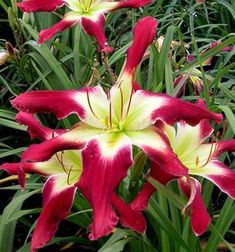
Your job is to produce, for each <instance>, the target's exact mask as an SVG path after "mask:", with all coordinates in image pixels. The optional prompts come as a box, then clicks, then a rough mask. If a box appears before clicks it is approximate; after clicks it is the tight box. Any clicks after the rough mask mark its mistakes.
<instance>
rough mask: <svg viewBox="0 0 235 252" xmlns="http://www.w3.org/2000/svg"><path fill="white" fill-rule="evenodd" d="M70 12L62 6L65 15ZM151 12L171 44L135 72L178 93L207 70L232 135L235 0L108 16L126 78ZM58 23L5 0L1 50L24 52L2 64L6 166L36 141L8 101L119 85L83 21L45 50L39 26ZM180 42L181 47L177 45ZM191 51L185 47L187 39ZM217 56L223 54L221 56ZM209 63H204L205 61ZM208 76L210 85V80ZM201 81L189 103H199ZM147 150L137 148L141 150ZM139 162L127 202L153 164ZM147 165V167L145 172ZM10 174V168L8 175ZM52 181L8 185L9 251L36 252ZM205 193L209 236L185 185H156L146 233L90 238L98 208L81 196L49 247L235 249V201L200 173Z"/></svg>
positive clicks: (209, 89)
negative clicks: (191, 214)
mask: <svg viewBox="0 0 235 252" xmlns="http://www.w3.org/2000/svg"><path fill="white" fill-rule="evenodd" d="M63 11H64V9H61V10H59V12H60V14H63V13H62V12H63ZM147 15H151V16H153V17H155V18H157V19H158V20H159V22H160V26H159V29H158V32H157V36H158V37H160V36H165V39H164V43H163V47H162V48H161V51H160V52H159V51H158V50H157V49H156V47H155V46H154V45H152V46H151V48H150V50H149V57H148V58H147V59H146V60H145V61H144V62H143V63H142V65H141V67H140V68H139V70H138V74H137V76H136V79H137V81H138V82H139V83H140V84H141V86H142V87H143V88H145V89H147V90H152V91H155V92H166V93H168V94H169V95H172V96H174V95H176V92H177V88H174V86H173V80H174V78H175V77H177V76H178V75H179V74H180V73H185V72H187V71H190V69H192V68H193V67H194V66H196V65H199V67H198V69H199V70H200V71H201V72H202V74H201V78H202V80H203V82H204V91H203V92H202V93H200V96H201V97H202V98H204V100H205V101H206V103H207V106H208V107H209V109H211V110H213V111H216V112H223V113H224V116H225V119H226V120H225V123H224V124H223V125H217V126H216V127H215V134H216V133H217V132H219V133H220V134H223V136H224V138H225V139H228V138H231V137H232V136H233V134H234V133H235V119H234V116H233V111H234V110H235V105H234V100H235V93H234V83H235V70H234V69H235V63H234V54H235V50H233V51H231V52H223V53H221V52H220V51H221V49H222V48H223V47H225V46H228V45H234V44H235V35H234V34H235V2H234V0H231V1H229V0H217V1H214V0H208V1H207V0H206V3H205V4H201V5H196V4H195V1H194V0H190V1H180V0H178V1H177V0H173V1H163V0H155V1H154V0H153V3H152V4H151V5H150V6H146V7H144V8H141V9H139V10H120V11H117V12H115V13H112V14H109V15H108V16H107V22H106V34H107V38H108V41H109V42H110V44H111V46H113V47H115V51H114V53H112V54H111V55H109V56H108V64H109V67H110V68H111V69H112V71H113V73H114V74H115V75H118V74H119V72H120V70H121V67H122V64H123V61H124V57H125V51H126V48H127V47H128V44H129V43H130V42H131V40H132V35H131V29H132V27H133V25H134V24H135V22H136V21H137V20H138V19H139V18H141V17H143V16H147ZM56 21H58V16H57V15H55V14H51V13H37V14H22V13H21V12H20V10H18V9H17V8H16V6H15V2H14V0H12V1H11V2H10V1H9V0H0V47H1V49H2V50H4V48H5V42H6V41H8V42H11V43H12V45H13V46H14V47H16V49H17V50H18V52H17V53H16V55H15V57H14V58H12V59H11V61H9V62H7V63H6V64H4V65H2V66H0V90H1V94H0V98H1V106H0V107H1V108H0V133H1V135H0V158H1V163H2V162H5V161H8V162H13V161H17V160H19V157H20V154H21V152H22V151H23V150H24V149H25V148H24V147H25V146H27V145H28V144H29V143H30V139H29V137H28V134H27V133H26V129H25V127H23V126H20V125H19V124H17V123H16V122H15V120H14V117H15V113H16V111H15V110H14V109H12V107H11V105H10V103H9V100H10V99H11V98H13V97H15V96H16V95H18V94H20V93H22V92H24V91H29V90H39V89H48V90H51V89H71V88H79V87H82V86H84V85H86V83H88V82H89V81H90V76H91V75H92V73H93V72H94V78H93V79H92V82H91V84H92V85H96V84H101V85H102V86H103V87H104V88H106V87H110V85H111V83H112V81H111V77H110V75H109V74H108V73H107V71H106V69H105V67H104V65H103V63H102V59H101V57H100V54H99V53H98V52H97V50H96V47H95V43H94V41H93V40H92V39H91V38H90V37H88V36H86V35H85V34H84V32H83V31H82V29H81V27H80V26H79V25H77V26H76V27H74V28H72V29H69V30H67V31H65V32H64V33H62V34H59V35H57V36H56V38H55V39H53V40H50V41H48V42H47V43H46V44H43V45H41V46H38V45H37V43H36V41H35V40H36V39H37V36H38V31H40V30H41V29H44V28H47V27H49V26H51V25H52V24H54V23H55V22H56ZM172 40H177V41H180V42H181V44H180V45H179V46H178V47H177V48H175V49H174V50H172V49H171V48H170V44H171V41H172ZM216 40H221V41H222V44H221V45H220V46H219V47H216V48H214V49H211V50H209V51H207V52H206V53H205V54H203V56H201V55H200V52H201V51H202V50H203V49H205V48H206V47H208V45H209V44H210V43H211V42H212V41H216ZM183 42H185V43H187V44H188V45H189V46H190V48H189V49H187V48H185V45H184V43H183ZM187 50H188V52H189V53H191V54H194V55H196V57H197V60H196V61H195V62H193V63H187V62H186V60H185V56H186V55H187ZM214 55H216V56H214ZM211 56H214V57H213V62H212V65H211V66H209V67H203V66H202V64H201V63H202V62H203V61H204V60H206V59H208V58H209V57H211ZM200 64H201V66H200ZM207 76H210V78H211V81H210V82H209V83H207V84H206V79H207ZM197 98H198V95H197V96H195V94H194V90H193V88H192V85H188V87H187V92H186V93H185V94H184V96H183V97H182V99H185V100H188V101H195V100H197ZM40 119H41V121H42V122H43V123H44V124H45V125H47V126H50V127H53V128H55V127H56V128H57V127H70V126H71V125H73V124H74V123H76V122H77V120H78V119H77V118H76V117H74V116H71V117H69V118H68V119H65V120H62V121H60V122H58V121H56V120H55V118H54V117H52V116H40ZM137 153H138V150H136V154H137ZM142 161H143V162H142V164H141V168H142V171H141V172H138V171H139V168H140V167H139V165H140V164H139V163H136V164H135V165H134V167H133V169H132V171H131V172H130V174H129V176H128V177H127V178H126V179H125V180H124V181H123V182H122V184H121V185H120V187H119V189H118V190H119V194H120V195H121V196H122V197H123V198H124V199H125V200H126V201H127V202H128V201H130V200H131V199H132V198H133V197H134V196H135V194H136V192H137V191H138V189H139V187H140V186H141V184H142V181H143V180H144V175H145V174H146V172H147V170H148V160H147V161H146V159H143V160H142ZM222 161H225V162H226V164H227V165H228V166H230V167H231V168H234V161H233V159H232V155H230V156H229V155H228V154H226V155H224V156H223V160H222ZM137 169H138V171H137ZM0 175H1V178H2V179H3V178H5V177H6V173H5V172H3V171H1V173H0ZM43 182H44V180H43V179H42V178H39V177H38V176H36V175H35V176H31V177H30V178H29V179H28V183H27V186H26V190H25V191H24V192H22V191H21V190H20V188H19V186H18V185H17V182H16V181H13V182H12V181H8V182H7V183H4V184H2V186H1V188H0V193H1V211H2V215H1V216H0V251H1V252H11V251H17V252H26V251H29V241H30V236H31V233H32V230H33V227H34V224H35V220H36V219H37V216H38V214H39V212H40V210H41V209H40V207H41V195H40V189H41V188H42V185H43ZM201 183H202V184H203V197H204V200H205V202H206V204H207V207H208V210H209V212H210V215H211V216H213V222H212V224H211V225H210V227H209V230H208V232H206V233H205V234H204V235H203V236H201V237H200V238H196V237H195V236H194V235H193V234H192V231H191V228H190V223H189V218H188V217H186V218H185V217H183V216H182V214H181V209H182V207H183V206H184V204H185V202H186V199H185V198H184V197H183V196H182V195H180V194H179V192H178V190H177V186H176V184H174V183H172V184H171V185H170V186H168V187H167V188H164V187H163V186H161V185H159V184H158V183H156V182H155V183H154V186H156V188H157V189H158V193H156V194H154V196H153V197H152V198H151V200H150V203H149V207H148V209H147V210H146V211H145V215H146V218H147V221H148V229H147V232H146V234H144V235H140V234H137V233H134V232H132V231H130V230H127V229H121V228H117V230H116V231H115V232H114V233H113V234H112V235H110V236H109V237H105V238H102V239H100V240H98V241H92V242H91V241H89V240H88V225H89V223H90V222H91V218H92V211H91V209H90V206H89V204H88V203H87V201H86V200H85V199H84V198H83V196H82V195H81V194H80V193H79V192H78V193H77V195H76V199H75V203H74V206H73V208H72V211H71V214H70V215H69V216H68V218H67V219H66V220H65V221H63V222H62V223H61V225H60V228H59V230H58V232H57V234H56V237H55V238H54V239H53V240H52V241H51V242H50V244H48V246H47V247H45V248H43V249H41V250H40V251H59V249H61V248H64V249H65V250H64V251H99V252H109V251H112V252H117V251H128V252H130V251H133V252H138V251H140V252H143V251H146V252H151V251H161V252H169V251H172V252H173V251H175V252H187V251H195V252H196V251H202V249H204V251H206V252H213V251H223V249H224V250H226V249H227V250H230V251H232V250H234V249H233V247H232V244H233V243H235V238H234V237H235V231H234V218H235V205H234V202H233V200H231V199H228V198H227V197H226V196H225V195H223V194H222V193H220V192H219V190H218V189H217V188H216V187H215V186H214V185H212V184H211V183H210V182H208V181H204V180H202V179H201Z"/></svg>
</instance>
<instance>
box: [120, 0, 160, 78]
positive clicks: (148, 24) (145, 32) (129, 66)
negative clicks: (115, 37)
mask: <svg viewBox="0 0 235 252" xmlns="http://www.w3.org/2000/svg"><path fill="white" fill-rule="evenodd" d="M135 2H136V1H135ZM139 2H141V1H139ZM157 26H158V22H157V21H156V20H155V19H154V18H152V17H144V18H142V19H141V20H139V21H138V22H137V23H136V25H135V27H134V29H133V43H132V45H131V47H129V49H128V50H127V59H126V65H125V69H124V72H127V73H129V74H131V75H132V74H133V73H134V71H135V69H136V67H137V66H138V65H139V63H140V61H141V60H142V58H143V55H144V53H145V51H146V49H147V47H148V46H149V45H150V44H151V43H152V42H153V39H154V37H155V34H156V29H157Z"/></svg>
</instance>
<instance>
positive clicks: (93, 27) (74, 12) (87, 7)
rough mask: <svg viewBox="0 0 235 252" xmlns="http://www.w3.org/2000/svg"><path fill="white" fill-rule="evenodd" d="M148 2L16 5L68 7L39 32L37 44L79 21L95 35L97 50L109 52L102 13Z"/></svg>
mask: <svg viewBox="0 0 235 252" xmlns="http://www.w3.org/2000/svg"><path fill="white" fill-rule="evenodd" d="M149 3H150V0H127V1H98V0H78V1H77V0H55V1H49V2H48V1H46V0H25V1H23V2H20V3H17V6H18V7H19V8H20V9H21V10H22V11H25V12H38V11H48V12H52V11H55V10H56V9H57V8H60V7H62V6H63V5H66V6H67V7H68V8H69V9H70V11H69V12H68V13H66V15H65V16H64V17H63V19H62V20H61V21H60V22H58V23H57V24H55V25H53V26H52V27H51V28H48V29H46V30H42V31H41V32H40V33H39V38H38V43H39V44H41V43H43V42H45V41H47V40H49V39H51V38H52V37H53V36H54V35H55V34H56V33H58V32H62V31H64V30H65V29H67V28H70V27H72V26H74V25H76V24H77V23H80V24H81V25H82V27H83V29H84V31H85V32H86V33H88V34H89V35H91V36H94V37H95V39H96V41H97V43H98V50H99V51H102V50H104V51H105V52H106V53H109V52H112V50H113V48H111V47H110V46H109V45H108V43H107V41H106V37H105V34H104V25H105V16H104V13H108V12H112V11H115V10H117V9H121V8H139V7H142V6H144V5H146V4H149Z"/></svg>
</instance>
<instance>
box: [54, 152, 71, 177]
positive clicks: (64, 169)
mask: <svg viewBox="0 0 235 252" xmlns="http://www.w3.org/2000/svg"><path fill="white" fill-rule="evenodd" d="M55 156H56V158H57V160H58V162H59V163H60V164H61V167H62V169H63V171H64V172H65V173H67V174H68V172H67V170H66V168H65V166H64V160H63V152H61V157H60V158H59V156H58V153H56V154H55Z"/></svg>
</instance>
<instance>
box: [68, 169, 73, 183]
mask: <svg viewBox="0 0 235 252" xmlns="http://www.w3.org/2000/svg"><path fill="white" fill-rule="evenodd" d="M72 169H73V165H71V166H70V168H69V172H68V176H67V184H68V185H71V183H70V181H69V179H70V175H71V172H72Z"/></svg>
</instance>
